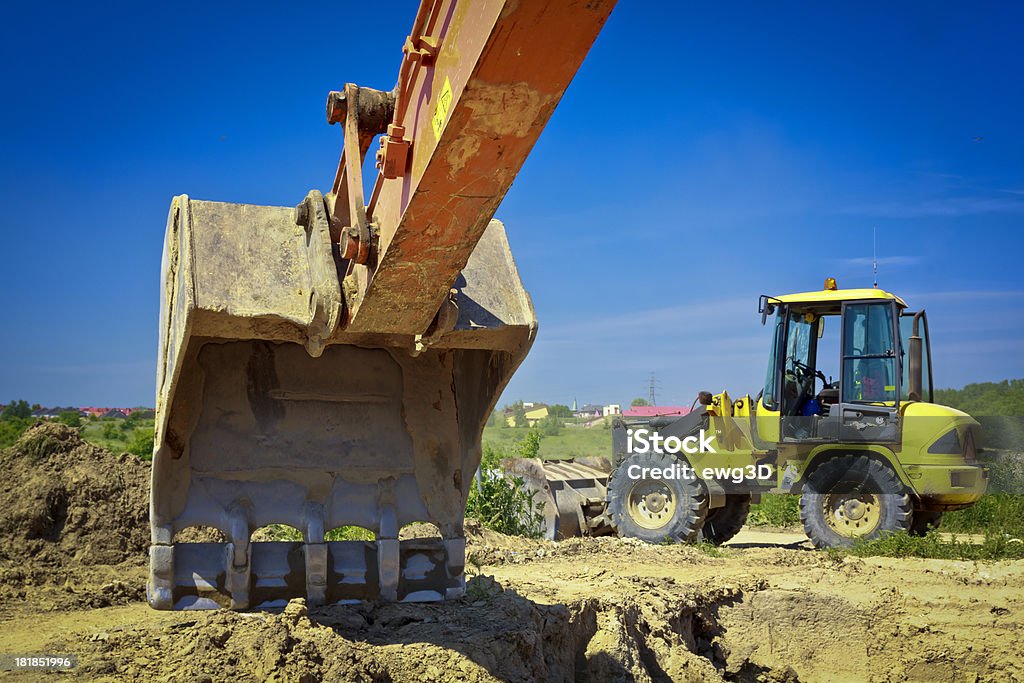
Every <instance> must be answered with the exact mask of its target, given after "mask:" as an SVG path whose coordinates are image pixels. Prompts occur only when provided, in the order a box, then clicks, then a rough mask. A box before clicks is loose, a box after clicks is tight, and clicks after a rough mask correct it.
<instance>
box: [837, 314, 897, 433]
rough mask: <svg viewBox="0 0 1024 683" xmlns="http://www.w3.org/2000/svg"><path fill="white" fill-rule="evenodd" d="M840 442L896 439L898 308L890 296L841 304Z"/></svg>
mask: <svg viewBox="0 0 1024 683" xmlns="http://www.w3.org/2000/svg"><path fill="white" fill-rule="evenodd" d="M842 314H843V338H842V344H841V347H840V353H841V354H842V358H841V370H840V384H839V404H838V409H839V441H840V442H842V443H856V442H871V443H897V442H898V441H899V397H900V388H901V387H900V384H901V376H900V375H901V368H900V365H901V363H900V352H899V351H900V349H899V338H900V337H899V311H898V310H897V307H896V303H895V302H894V301H891V300H885V301H878V300H868V301H848V302H844V303H843V308H842Z"/></svg>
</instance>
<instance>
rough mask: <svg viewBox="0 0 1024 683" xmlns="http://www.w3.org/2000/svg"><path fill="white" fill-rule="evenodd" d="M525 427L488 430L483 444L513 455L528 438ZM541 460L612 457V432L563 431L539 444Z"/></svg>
mask: <svg viewBox="0 0 1024 683" xmlns="http://www.w3.org/2000/svg"><path fill="white" fill-rule="evenodd" d="M529 431H530V430H529V429H528V428H526V427H487V428H485V429H484V438H483V443H484V445H485V446H488V445H489V446H491V447H493V448H495V449H497V450H499V451H505V452H508V451H512V450H513V447H514V446H515V444H517V443H518V442H520V441H522V440H523V438H525V436H526V433H527V432H529ZM539 455H540V457H542V458H550V459H555V458H579V457H584V456H600V457H604V458H609V459H610V458H611V456H612V430H611V429H604V428H603V427H590V428H584V427H562V428H561V429H560V430H559V432H558V434H554V435H545V436H544V438H543V439H542V440H541V442H540V453H539Z"/></svg>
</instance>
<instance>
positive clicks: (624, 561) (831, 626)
mask: <svg viewBox="0 0 1024 683" xmlns="http://www.w3.org/2000/svg"><path fill="white" fill-rule="evenodd" d="M803 540H804V539H803V537H802V535H801V534H799V533H795V532H778V531H775V532H773V531H759V530H752V531H744V532H742V533H741V534H740V535H739V536H738V537H737V538H736V539H735V540H734V541H732V542H731V543H730V544H729V547H726V548H724V549H722V550H721V555H720V556H709V555H707V554H705V553H703V552H702V551H700V550H698V549H695V548H691V547H685V546H683V547H679V546H676V547H667V546H647V545H643V544H641V543H638V542H633V541H623V540H619V539H575V540H572V541H566V542H563V543H558V544H554V543H548V542H544V541H527V540H524V539H519V538H509V537H504V536H501V535H499V534H494V533H492V532H487V531H476V532H475V533H474V535H473V538H472V540H471V545H470V548H469V552H470V555H471V556H472V557H473V559H474V562H475V563H476V565H477V566H476V567H474V568H473V569H471V573H472V574H474V576H473V578H471V580H470V584H469V591H468V594H467V596H466V597H465V598H463V599H461V600H458V601H453V602H451V603H445V604H431V605H422V604H421V605H358V606H346V607H332V608H324V609H319V610H312V611H309V610H307V609H306V608H305V605H304V604H302V603H301V602H298V601H296V602H293V603H292V605H290V606H289V609H288V610H285V611H284V612H283V613H276V614H270V613H262V612H256V613H247V614H237V613H230V612H214V613H209V612H205V613H197V612H190V613H183V612H178V613H168V612H156V611H152V610H150V609H149V608H148V607H147V606H146V605H145V604H143V603H141V602H131V601H129V603H128V604H126V605H120V606H112V607H105V608H88V607H85V608H82V607H74V606H73V605H75V604H82V603H83V601H82V600H71V601H59V600H54V599H53V596H54V595H55V594H56V593H55V592H54V591H56V592H61V591H63V592H65V593H68V592H73V591H89V590H92V591H94V592H99V593H100V594H102V593H103V591H104V590H110V586H111V584H109V583H105V584H102V585H100V586H94V587H89V586H78V587H76V588H74V589H71V588H67V587H62V588H53V589H46V588H45V587H42V588H43V590H41V591H40V592H39V593H38V595H39V596H42V597H40V599H39V600H34V599H33V592H32V591H29V592H28V594H27V595H26V597H25V599H24V600H13V601H12V600H6V601H4V602H3V603H2V604H0V653H26V652H46V653H51V654H68V653H73V654H76V655H78V657H79V665H78V667H77V669H76V670H75V671H74V672H72V673H71V674H39V673H36V674H25V673H11V674H8V676H9V677H10V678H12V679H14V680H36V679H44V680H46V679H50V680H52V679H55V678H58V677H67V676H69V675H70V676H73V677H75V678H81V679H88V680H110V681H127V680H165V681H221V680H224V681H227V680H240V681H269V680H280V681H318V680H367V681H419V680H437V681H447V680H466V681H490V680H501V681H533V680H550V681H572V680H595V681H598V680H641V681H647V680H655V681H658V680H690V681H704V680H708V681H715V680H737V681H758V680H761V681H797V680H799V681H902V680H916V681H978V680H982V681H987V680H991V681H1007V680H1009V681H1015V680H1016V681H1024V655H1022V653H1021V646H1022V644H1024V562H999V563H987V564H975V563H971V562H955V561H946V560H920V559H899V560H896V559H887V558H872V559H858V558H846V559H843V560H835V559H833V558H830V557H829V555H828V554H826V553H821V552H817V551H813V550H811V549H809V548H807V547H806V544H805V543H804V542H803ZM142 579H143V570H142V568H141V567H135V568H125V569H124V570H123V572H122V580H123V581H124V582H125V583H133V582H136V581H141V580H142ZM84 602H85V603H86V604H87V603H88V601H84ZM69 605H70V606H69Z"/></svg>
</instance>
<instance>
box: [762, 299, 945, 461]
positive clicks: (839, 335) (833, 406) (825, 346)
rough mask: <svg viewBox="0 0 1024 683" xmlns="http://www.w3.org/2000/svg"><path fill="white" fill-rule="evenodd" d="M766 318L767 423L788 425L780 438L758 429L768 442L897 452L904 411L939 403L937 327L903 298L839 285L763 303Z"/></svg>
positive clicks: (780, 431) (764, 393)
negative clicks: (881, 446) (934, 365)
mask: <svg viewBox="0 0 1024 683" xmlns="http://www.w3.org/2000/svg"><path fill="white" fill-rule="evenodd" d="M759 309H760V313H761V316H762V321H763V322H764V323H767V322H768V321H769V320H771V319H774V322H773V334H772V343H771V350H770V353H769V361H768V370H767V373H766V376H765V384H764V389H763V391H762V394H761V401H760V405H759V415H761V416H763V417H771V418H774V416H775V415H777V416H778V417H779V421H778V432H777V433H775V430H774V429H772V427H770V426H769V427H768V429H764V427H765V426H767V425H766V424H765V420H764V419H759V420H758V426H759V429H761V430H762V434H761V437H762V438H764V439H766V440H774V441H776V442H781V443H787V442H789V443H803V442H809V443H823V442H844V443H847V442H871V443H896V442H898V441H899V436H900V429H899V415H900V406H901V404H906V403H908V402H909V401H920V400H925V401H929V402H930V401H931V399H932V387H931V363H930V352H929V347H928V332H927V319H926V318H925V316H924V312H923V311H921V312H909V311H907V310H906V309H907V307H906V304H905V303H904V302H903V300H902V299H900V298H899V297H897V296H895V295H893V294H889V293H888V292H884V291H882V290H879V289H849V290H840V289H837V288H836V287H835V283H834V281H832V280H831V279H830V280H827V281H826V286H825V289H823V290H822V291H820V292H805V293H801V294H791V295H787V296H782V297H771V296H762V297H761V301H760V306H759ZM772 421H774V420H773V419H772ZM765 432H768V433H765ZM772 437H775V438H774V439H773V438H772Z"/></svg>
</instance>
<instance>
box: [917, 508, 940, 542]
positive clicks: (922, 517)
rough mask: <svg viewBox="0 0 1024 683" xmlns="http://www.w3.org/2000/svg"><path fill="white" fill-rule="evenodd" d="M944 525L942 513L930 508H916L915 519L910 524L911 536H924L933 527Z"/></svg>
mask: <svg viewBox="0 0 1024 683" xmlns="http://www.w3.org/2000/svg"><path fill="white" fill-rule="evenodd" d="M940 526H942V513H941V512H931V511H929V510H914V521H913V522H912V523H911V524H910V535H911V536H924V535H925V534H926V533H928V532H929V531H931V530H932V529H938V528H939V527H940Z"/></svg>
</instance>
